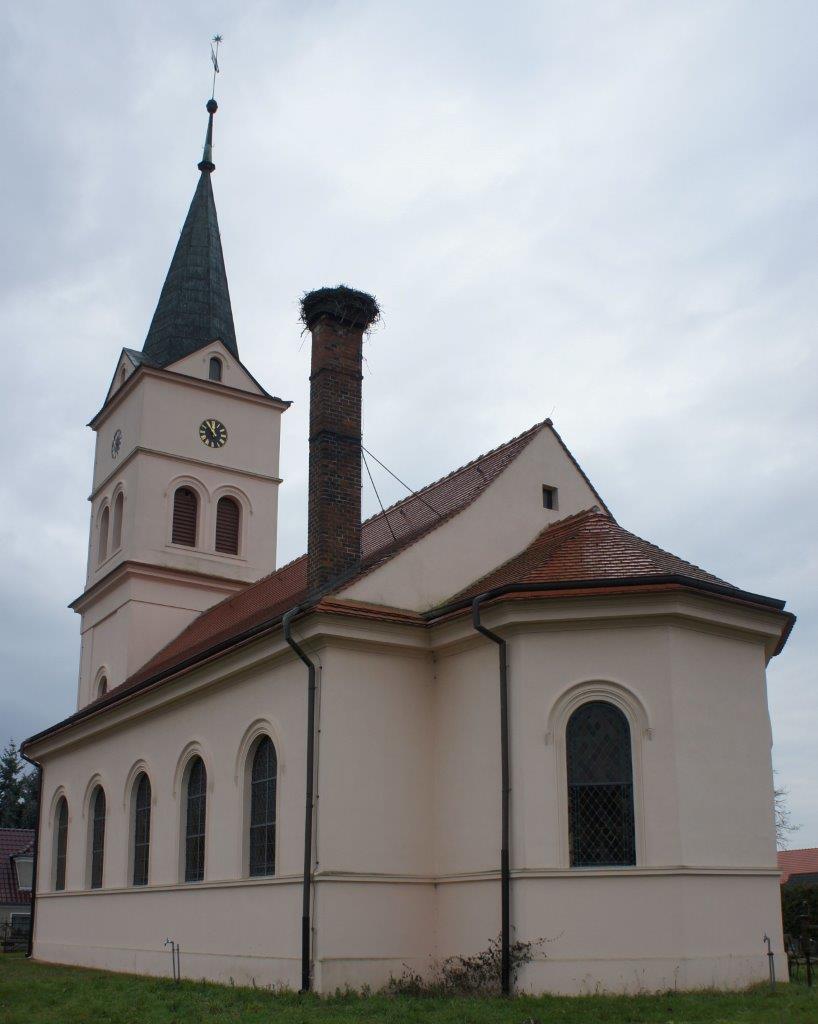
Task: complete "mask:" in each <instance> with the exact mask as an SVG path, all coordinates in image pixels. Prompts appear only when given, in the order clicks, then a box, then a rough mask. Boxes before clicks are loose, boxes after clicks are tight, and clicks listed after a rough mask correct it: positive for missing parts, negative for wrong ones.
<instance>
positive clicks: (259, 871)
mask: <svg viewBox="0 0 818 1024" xmlns="http://www.w3.org/2000/svg"><path fill="white" fill-rule="evenodd" d="M277 778H278V758H277V757H276V749H275V747H274V746H273V741H272V740H271V739H270V737H269V736H262V738H261V740H259V742H258V745H257V746H256V749H255V753H254V754H253V762H252V765H251V768H250V837H249V838H250V874H251V875H273V874H275V869H276V783H277Z"/></svg>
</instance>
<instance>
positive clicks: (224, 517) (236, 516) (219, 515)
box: [216, 498, 241, 555]
mask: <svg viewBox="0 0 818 1024" xmlns="http://www.w3.org/2000/svg"><path fill="white" fill-rule="evenodd" d="M240 519H241V511H240V509H239V503H238V502H237V501H236V499H235V498H219V504H218V505H217V506H216V550H217V551H221V552H223V553H224V554H227V555H237V554H238V553H239V522H240Z"/></svg>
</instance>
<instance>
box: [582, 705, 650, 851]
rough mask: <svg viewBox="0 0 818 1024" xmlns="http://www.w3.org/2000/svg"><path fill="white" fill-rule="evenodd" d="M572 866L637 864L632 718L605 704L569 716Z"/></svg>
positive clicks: (584, 706)
mask: <svg viewBox="0 0 818 1024" xmlns="http://www.w3.org/2000/svg"><path fill="white" fill-rule="evenodd" d="M565 741H566V742H565V745H566V753H567V758H568V818H569V845H570V855H571V866H572V867H594V866H597V867H603V866H613V865H627V864H635V863H636V841H635V834H634V814H633V766H632V762H631V734H630V727H629V725H628V720H627V718H626V717H625V716H624V714H623V713H622V712H621V711H620V710H619V708H616V707H614V705H613V704H608V703H607V702H606V701H589V703H587V704H583V705H582V707H580V708H577V710H576V711H575V712H574V713H573V714H572V715H571V717H570V719H569V720H568V728H567V730H566V737H565Z"/></svg>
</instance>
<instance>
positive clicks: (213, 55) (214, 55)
mask: <svg viewBox="0 0 818 1024" xmlns="http://www.w3.org/2000/svg"><path fill="white" fill-rule="evenodd" d="M222 38H223V37H222V36H220V35H215V36H213V43H215V44H216V48H215V50H214V49H213V43H211V44H210V60H211V61H212V63H213V89H212V91H211V93H210V98H211V99H212V100H214V99H215V98H216V75H218V73H219V43H220V42H221V41H222Z"/></svg>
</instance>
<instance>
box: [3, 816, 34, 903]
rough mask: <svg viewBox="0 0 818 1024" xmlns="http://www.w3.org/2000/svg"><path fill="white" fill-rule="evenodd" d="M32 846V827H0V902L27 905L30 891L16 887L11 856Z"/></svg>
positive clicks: (31, 848) (28, 850) (28, 849)
mask: <svg viewBox="0 0 818 1024" xmlns="http://www.w3.org/2000/svg"><path fill="white" fill-rule="evenodd" d="M33 847H34V829H33V828H0V904H14V905H15V906H17V905H19V906H28V904H29V903H31V893H28V892H20V890H19V889H18V888H17V872H16V871H15V870H14V865H13V864H12V862H11V858H12V857H13V856H14V855H15V854H21V853H31V852H32V850H33Z"/></svg>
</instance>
